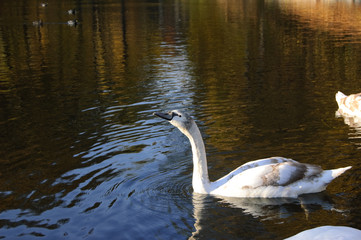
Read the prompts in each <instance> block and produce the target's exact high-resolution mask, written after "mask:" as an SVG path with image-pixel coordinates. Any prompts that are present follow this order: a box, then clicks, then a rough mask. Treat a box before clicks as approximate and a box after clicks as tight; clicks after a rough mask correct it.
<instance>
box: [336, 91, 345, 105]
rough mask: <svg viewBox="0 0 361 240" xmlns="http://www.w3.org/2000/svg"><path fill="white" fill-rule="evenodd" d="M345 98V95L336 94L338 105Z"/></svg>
mask: <svg viewBox="0 0 361 240" xmlns="http://www.w3.org/2000/svg"><path fill="white" fill-rule="evenodd" d="M345 97H347V96H346V95H345V94H343V93H342V92H340V91H338V92H337V93H336V101H337V102H338V103H339V102H340V101H341V99H343V98H345Z"/></svg>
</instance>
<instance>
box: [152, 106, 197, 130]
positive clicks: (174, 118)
mask: <svg viewBox="0 0 361 240" xmlns="http://www.w3.org/2000/svg"><path fill="white" fill-rule="evenodd" d="M153 115H155V116H157V117H160V118H163V119H165V120H167V121H169V122H170V123H171V124H172V125H173V126H175V127H177V128H178V129H179V130H180V131H181V132H182V133H184V134H186V133H187V132H189V131H190V129H191V127H192V126H193V124H195V122H194V120H193V119H192V117H191V116H189V114H187V113H185V112H183V111H180V110H172V111H170V112H168V113H160V112H156V113H153ZM186 135H187V134H186Z"/></svg>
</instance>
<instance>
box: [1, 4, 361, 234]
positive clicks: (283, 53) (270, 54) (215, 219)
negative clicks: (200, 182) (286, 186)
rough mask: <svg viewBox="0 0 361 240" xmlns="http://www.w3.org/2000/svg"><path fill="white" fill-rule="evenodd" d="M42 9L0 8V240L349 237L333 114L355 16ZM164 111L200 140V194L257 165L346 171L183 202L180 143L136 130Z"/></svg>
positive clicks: (353, 59)
mask: <svg viewBox="0 0 361 240" xmlns="http://www.w3.org/2000/svg"><path fill="white" fill-rule="evenodd" d="M48 3H49V4H48V6H47V7H45V8H43V7H41V6H40V2H39V1H7V0H5V1H1V3H0V131H1V133H2V134H1V136H0V166H1V171H0V186H1V187H0V236H1V237H2V238H6V239H16V238H20V239H21V238H22V239H38V238H41V239H84V238H85V239H145V238H146V239H187V238H191V239H282V238H284V237H288V236H291V235H293V234H296V233H298V232H300V231H302V230H305V229H308V228H311V227H316V226H320V225H346V226H351V227H356V228H359V229H361V221H360V219H361V218H360V217H361V215H360V212H361V209H360V204H359V201H360V199H361V189H360V187H359V186H360V183H361V179H360V177H359V176H360V173H361V168H360V167H359V164H358V162H359V159H360V158H361V153H360V145H361V140H360V135H361V134H360V129H359V127H357V126H356V127H355V126H352V125H351V126H349V125H347V124H345V122H344V120H343V119H342V118H336V117H335V112H336V110H337V104H336V102H335V99H334V95H335V93H336V92H337V91H338V90H341V91H343V92H344V93H346V94H350V93H355V92H360V85H361V84H360V82H359V76H360V73H361V60H360V59H361V56H360V55H361V44H360V43H361V28H360V26H361V25H360V23H361V19H360V16H361V15H360V11H361V5H360V3H359V2H358V1H276V0H274V1H272V0H270V1H247V0H244V1H213V0H212V1H206V2H205V1H141V0H139V1H110V0H109V1H108V0H107V1H81V2H80V1H69V0H67V1H48ZM73 8H74V9H76V10H77V12H76V14H75V15H69V14H67V11H68V10H69V9H73ZM40 19H41V20H42V21H43V24H42V25H41V26H36V25H35V26H34V25H33V23H32V22H33V21H38V20H40ZM70 19H78V20H79V24H78V25H76V26H68V25H67V24H66V23H67V21H68V20H70ZM177 108H180V109H187V111H188V112H190V113H191V114H192V115H193V116H194V118H195V120H196V121H197V123H198V125H199V127H200V129H201V132H202V134H203V137H204V140H205V144H206V149H207V157H208V165H209V174H210V178H211V180H215V179H217V178H219V177H221V176H223V175H225V174H227V173H228V172H229V171H231V170H233V169H234V168H236V167H238V166H239V165H241V164H243V163H245V162H247V161H250V160H255V159H259V158H264V157H270V156H284V157H290V158H293V159H295V160H299V161H302V162H307V163H315V164H319V165H322V167H323V168H325V169H326V168H337V167H343V166H348V165H352V166H353V168H352V169H351V170H350V171H348V172H347V173H345V174H344V175H343V176H342V177H340V178H338V179H337V180H335V181H334V182H333V183H332V184H331V185H329V187H328V189H327V191H326V192H324V193H320V194H313V195H309V196H304V197H302V198H300V199H295V200H290V199H275V200H266V199H257V200H247V199H232V198H228V199H226V198H219V197H213V196H204V195H198V194H194V193H193V191H192V187H191V173H192V163H191V151H190V147H189V143H188V140H187V139H186V138H185V137H184V136H183V135H182V134H181V133H180V132H179V131H178V130H177V129H174V128H173V127H172V126H171V125H170V124H168V123H166V122H163V121H162V120H161V119H158V118H155V117H154V116H153V115H152V113H153V112H155V111H161V110H164V111H168V110H171V109H177Z"/></svg>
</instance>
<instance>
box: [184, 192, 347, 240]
mask: <svg viewBox="0 0 361 240" xmlns="http://www.w3.org/2000/svg"><path fill="white" fill-rule="evenodd" d="M192 203H193V214H194V218H195V223H194V231H193V232H192V236H191V237H190V238H189V239H199V238H201V236H205V235H207V236H209V231H210V230H209V228H210V226H217V225H218V223H219V222H220V221H222V224H224V225H225V223H224V221H227V219H225V216H228V217H229V216H230V215H233V219H232V220H234V221H239V224H237V226H239V228H244V232H247V231H248V232H249V229H251V228H259V227H260V225H261V224H260V220H261V221H262V220H263V221H265V220H272V219H286V218H289V217H291V216H292V215H294V214H298V213H300V212H304V214H305V219H306V220H307V219H308V215H309V213H311V212H313V211H318V210H330V211H338V212H342V211H340V210H337V209H335V208H334V204H333V202H332V199H331V198H330V197H329V196H328V195H327V193H325V192H322V193H317V194H307V195H303V196H300V197H299V198H297V199H291V198H225V197H218V196H217V197H212V196H209V195H204V194H197V193H193V198H192ZM215 205H217V207H216V208H218V210H219V207H220V205H225V206H226V210H225V212H224V214H222V215H219V212H220V211H215V212H217V214H213V213H212V212H214V211H213V210H212V209H214V208H215ZM236 211H239V213H236ZM242 213H244V214H242ZM234 215H237V217H235V216H234ZM238 215H241V216H238ZM218 218H223V219H218ZM235 218H236V219H235ZM233 224H234V223H233ZM247 229H248V230H247ZM240 231H242V230H240ZM205 232H206V233H205ZM243 237H251V238H252V237H255V236H243Z"/></svg>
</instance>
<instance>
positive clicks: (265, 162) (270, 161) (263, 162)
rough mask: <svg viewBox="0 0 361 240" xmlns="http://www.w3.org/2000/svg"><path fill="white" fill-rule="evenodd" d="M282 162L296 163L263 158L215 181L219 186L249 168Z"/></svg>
mask: <svg viewBox="0 0 361 240" xmlns="http://www.w3.org/2000/svg"><path fill="white" fill-rule="evenodd" d="M284 162H291V163H298V162H297V161H295V160H292V159H290V158H284V157H270V158H264V159H259V160H255V161H250V162H247V163H245V164H243V165H241V166H240V167H238V168H236V169H235V170H233V171H232V172H230V173H229V174H227V175H226V176H224V177H222V178H220V179H219V180H217V182H218V183H219V184H223V183H225V182H227V181H229V179H231V178H233V177H234V176H236V175H238V174H240V173H241V172H244V171H246V170H249V169H251V168H256V167H260V166H267V165H273V164H277V163H284Z"/></svg>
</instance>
